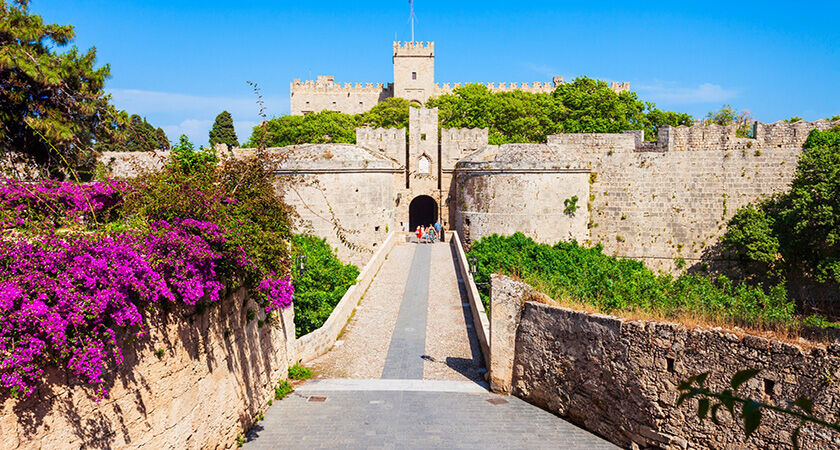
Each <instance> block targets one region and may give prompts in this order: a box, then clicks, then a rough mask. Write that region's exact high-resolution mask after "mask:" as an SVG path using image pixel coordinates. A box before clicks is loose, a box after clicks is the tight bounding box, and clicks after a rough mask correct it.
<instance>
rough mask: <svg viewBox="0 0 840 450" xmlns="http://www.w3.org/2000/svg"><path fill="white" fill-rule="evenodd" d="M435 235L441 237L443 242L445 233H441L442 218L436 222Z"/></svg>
mask: <svg viewBox="0 0 840 450" xmlns="http://www.w3.org/2000/svg"><path fill="white" fill-rule="evenodd" d="M435 235H436V236H437V237H438V238H440V241H441V242H443V235H442V234H440V219H438V220H437V222H435Z"/></svg>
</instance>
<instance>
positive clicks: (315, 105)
mask: <svg viewBox="0 0 840 450" xmlns="http://www.w3.org/2000/svg"><path fill="white" fill-rule="evenodd" d="M393 62H394V81H393V83H387V84H385V83H364V84H362V83H356V84H355V86H353V85H351V83H344V86H341V83H336V82H335V77H333V76H319V77H318V79H317V80H315V81H312V80H308V81H304V82H301V81H300V80H294V81H293V82H292V83H291V86H290V90H291V113H292V114H293V115H302V114H308V113H313V112H319V111H324V110H329V111H338V112H342V113H347V114H359V113H363V112H365V111H367V110H369V109H371V108H373V107H374V106H376V104H377V103H379V102H381V101H384V100H385V99H388V98H391V97H399V98H404V99H406V100H408V101H409V102H410V103H411V104H413V105H415V106H422V105H423V104H425V103H426V100H428V99H429V98H432V97H437V96H439V95H442V94H448V93H451V92H452V90H453V89H454V88H457V87H459V86H461V85H462V84H461V83H454V84H451V83H443V86H441V85H440V84H438V83H436V82H435V43H434V42H426V43H423V42H405V43H402V42H394V51H393ZM562 83H563V77H557V76H556V77H553V79H552V82H551V83H548V82H540V81H535V82H533V83H531V84H529V83H516V82H514V83H499V85H498V86H496V83H487V85H486V86H487V87H488V88H489V89H490V90H491V91H493V92H506V91H516V90H519V91H524V92H535V93H548V92H551V91H553V90H554V88H555V87H557V85H559V84H562ZM611 87H612V89H613V90H614V91H616V92H624V91H628V90H630V83H627V82H613V83H612V84H611Z"/></svg>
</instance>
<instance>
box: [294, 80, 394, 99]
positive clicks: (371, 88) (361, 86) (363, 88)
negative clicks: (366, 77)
mask: <svg viewBox="0 0 840 450" xmlns="http://www.w3.org/2000/svg"><path fill="white" fill-rule="evenodd" d="M290 89H291V93H292V95H294V94H295V93H301V94H308V93H319V94H326V93H336V94H339V93H378V92H382V91H388V90H391V89H393V83H387V84H386V83H355V85H354V84H353V83H344V85H342V84H341V83H336V82H335V81H334V80H333V77H331V76H330V77H325V76H319V77H318V79H317V80H315V81H313V80H306V81H300V79H297V78H296V79H295V80H294V81H292V83H291V85H290Z"/></svg>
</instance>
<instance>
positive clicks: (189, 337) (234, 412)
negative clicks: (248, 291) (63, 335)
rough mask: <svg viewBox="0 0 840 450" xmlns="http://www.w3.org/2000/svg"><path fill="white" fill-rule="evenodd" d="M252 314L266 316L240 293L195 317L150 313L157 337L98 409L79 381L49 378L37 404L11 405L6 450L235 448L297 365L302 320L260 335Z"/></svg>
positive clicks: (5, 416)
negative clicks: (292, 363)
mask: <svg viewBox="0 0 840 450" xmlns="http://www.w3.org/2000/svg"><path fill="white" fill-rule="evenodd" d="M249 307H250V308H253V309H255V310H257V311H259V310H260V308H259V307H258V306H257V305H256V304H254V303H253V302H251V301H247V302H246V299H245V296H244V293H243V292H241V291H240V292H239V293H237V294H235V295H233V296H232V297H229V298H227V299H225V300H223V301H221V302H220V303H219V304H217V305H215V306H211V307H210V308H208V310H207V311H206V312H205V313H203V314H199V315H195V316H192V317H190V318H188V317H183V315H184V314H185V311H182V310H181V309H179V308H175V309H174V310H173V311H172V312H170V313H168V314H167V313H164V314H161V313H160V312H159V311H156V312H152V313H147V316H148V317H147V330H148V334H147V335H146V336H145V337H142V338H140V339H138V340H137V341H135V342H134V344H129V345H128V346H127V347H126V348H125V349H124V355H125V361H124V363H123V364H122V365H121V366H119V367H117V368H116V371H113V372H111V373H108V374H107V375H106V377H105V379H106V384H107V385H108V386H109V389H110V394H109V396H108V397H107V398H105V399H103V400H102V401H101V402H99V403H97V402H95V401H94V400H93V398H92V397H91V392H90V390H89V389H88V388H84V387H82V386H80V385H79V382H78V380H75V379H73V378H72V377H70V378H69V379H68V378H65V377H64V376H63V375H60V374H59V373H58V372H56V371H55V370H51V371H48V380H49V383H48V384H47V385H46V386H44V387H40V388H39V389H38V390H37V391H36V392H35V393H34V394H33V395H32V396H31V397H29V398H26V399H22V400H16V399H11V398H4V399H2V403H1V404H0V405H2V406H0V436H2V437H3V438H2V439H0V448H3V449H14V448H23V449H30V448H31V449H35V448H154V449H158V448H179V449H180V448H186V449H199V448H200V449H215V448H232V447H234V446H235V439H236V435H237V433H240V432H244V430H246V429H247V428H248V427H250V425H251V424H252V423H253V419H254V417H255V416H256V415H257V414H258V412H259V411H260V410H265V408H266V403H267V401H268V400H269V398H273V395H274V391H273V388H274V386H276V385H277V382H278V381H279V380H281V379H285V378H286V376H287V371H288V367H289V361H293V360H294V343H295V342H294V338H295V331H294V320H293V319H294V313H293V311H292V310H291V309H288V310H285V312H284V314H283V319H282V320H281V322H280V324H279V325H278V326H276V327H275V326H273V325H271V326H269V325H266V326H263V327H260V326H259V325H258V323H257V320H252V321H250V322H249V321H248V320H247V317H246V315H247V314H246V311H247V309H248V308H249ZM187 312H190V311H187ZM257 316H258V317H257V318H258V319H261V318H262V313H258V314H257ZM158 349H162V350H163V356H162V357H161V358H158V357H157V356H156V355H155V352H156V351H157V350H158ZM243 434H244V433H243Z"/></svg>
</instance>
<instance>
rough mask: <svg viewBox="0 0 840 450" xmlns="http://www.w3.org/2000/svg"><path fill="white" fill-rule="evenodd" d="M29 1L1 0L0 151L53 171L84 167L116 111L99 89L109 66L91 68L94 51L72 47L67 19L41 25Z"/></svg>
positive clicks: (113, 121)
mask: <svg viewBox="0 0 840 450" xmlns="http://www.w3.org/2000/svg"><path fill="white" fill-rule="evenodd" d="M28 4H29V2H28V0H12V1H11V2H8V1H0V151H2V152H4V153H8V152H15V154H16V155H17V156H19V157H21V158H24V159H27V160H29V161H33V162H35V163H37V164H38V165H39V166H41V167H43V168H45V169H46V170H48V171H50V172H52V173H53V174H54V175H57V174H59V173H61V171H62V169H63V168H65V167H68V166H69V167H70V168H74V169H78V170H80V171H82V172H83V173H84V172H87V171H89V170H90V169H92V168H93V167H94V165H95V161H96V159H95V156H94V153H93V149H92V143H93V142H94V141H95V140H97V139H98V138H102V137H104V135H106V134H107V133H109V132H112V131H113V130H114V129H115V125H116V124H117V123H119V122H120V121H121V120H122V119H124V117H123V116H121V115H120V114H117V113H116V111H115V110H114V108H113V107H112V106H111V105H110V104H109V97H108V96H107V95H106V94H105V92H104V90H103V88H104V86H105V80H106V78H108V77H109V74H110V69H109V66H108V65H105V66H103V67H100V68H95V67H94V63H95V61H96V50H95V49H93V48H92V49H90V50H88V51H87V52H85V53H81V52H79V50H78V49H76V48H71V49H70V50H68V51H67V52H65V53H57V52H56V50H55V49H56V48H58V47H65V46H66V45H68V44H69V43H70V42H71V41H72V40H73V37H74V34H75V33H74V31H73V27H72V26H70V25H52V24H45V23H44V22H43V20H42V19H41V17H40V16H38V15H35V14H31V13H30V12H29V9H28V6H29V5H28Z"/></svg>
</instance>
